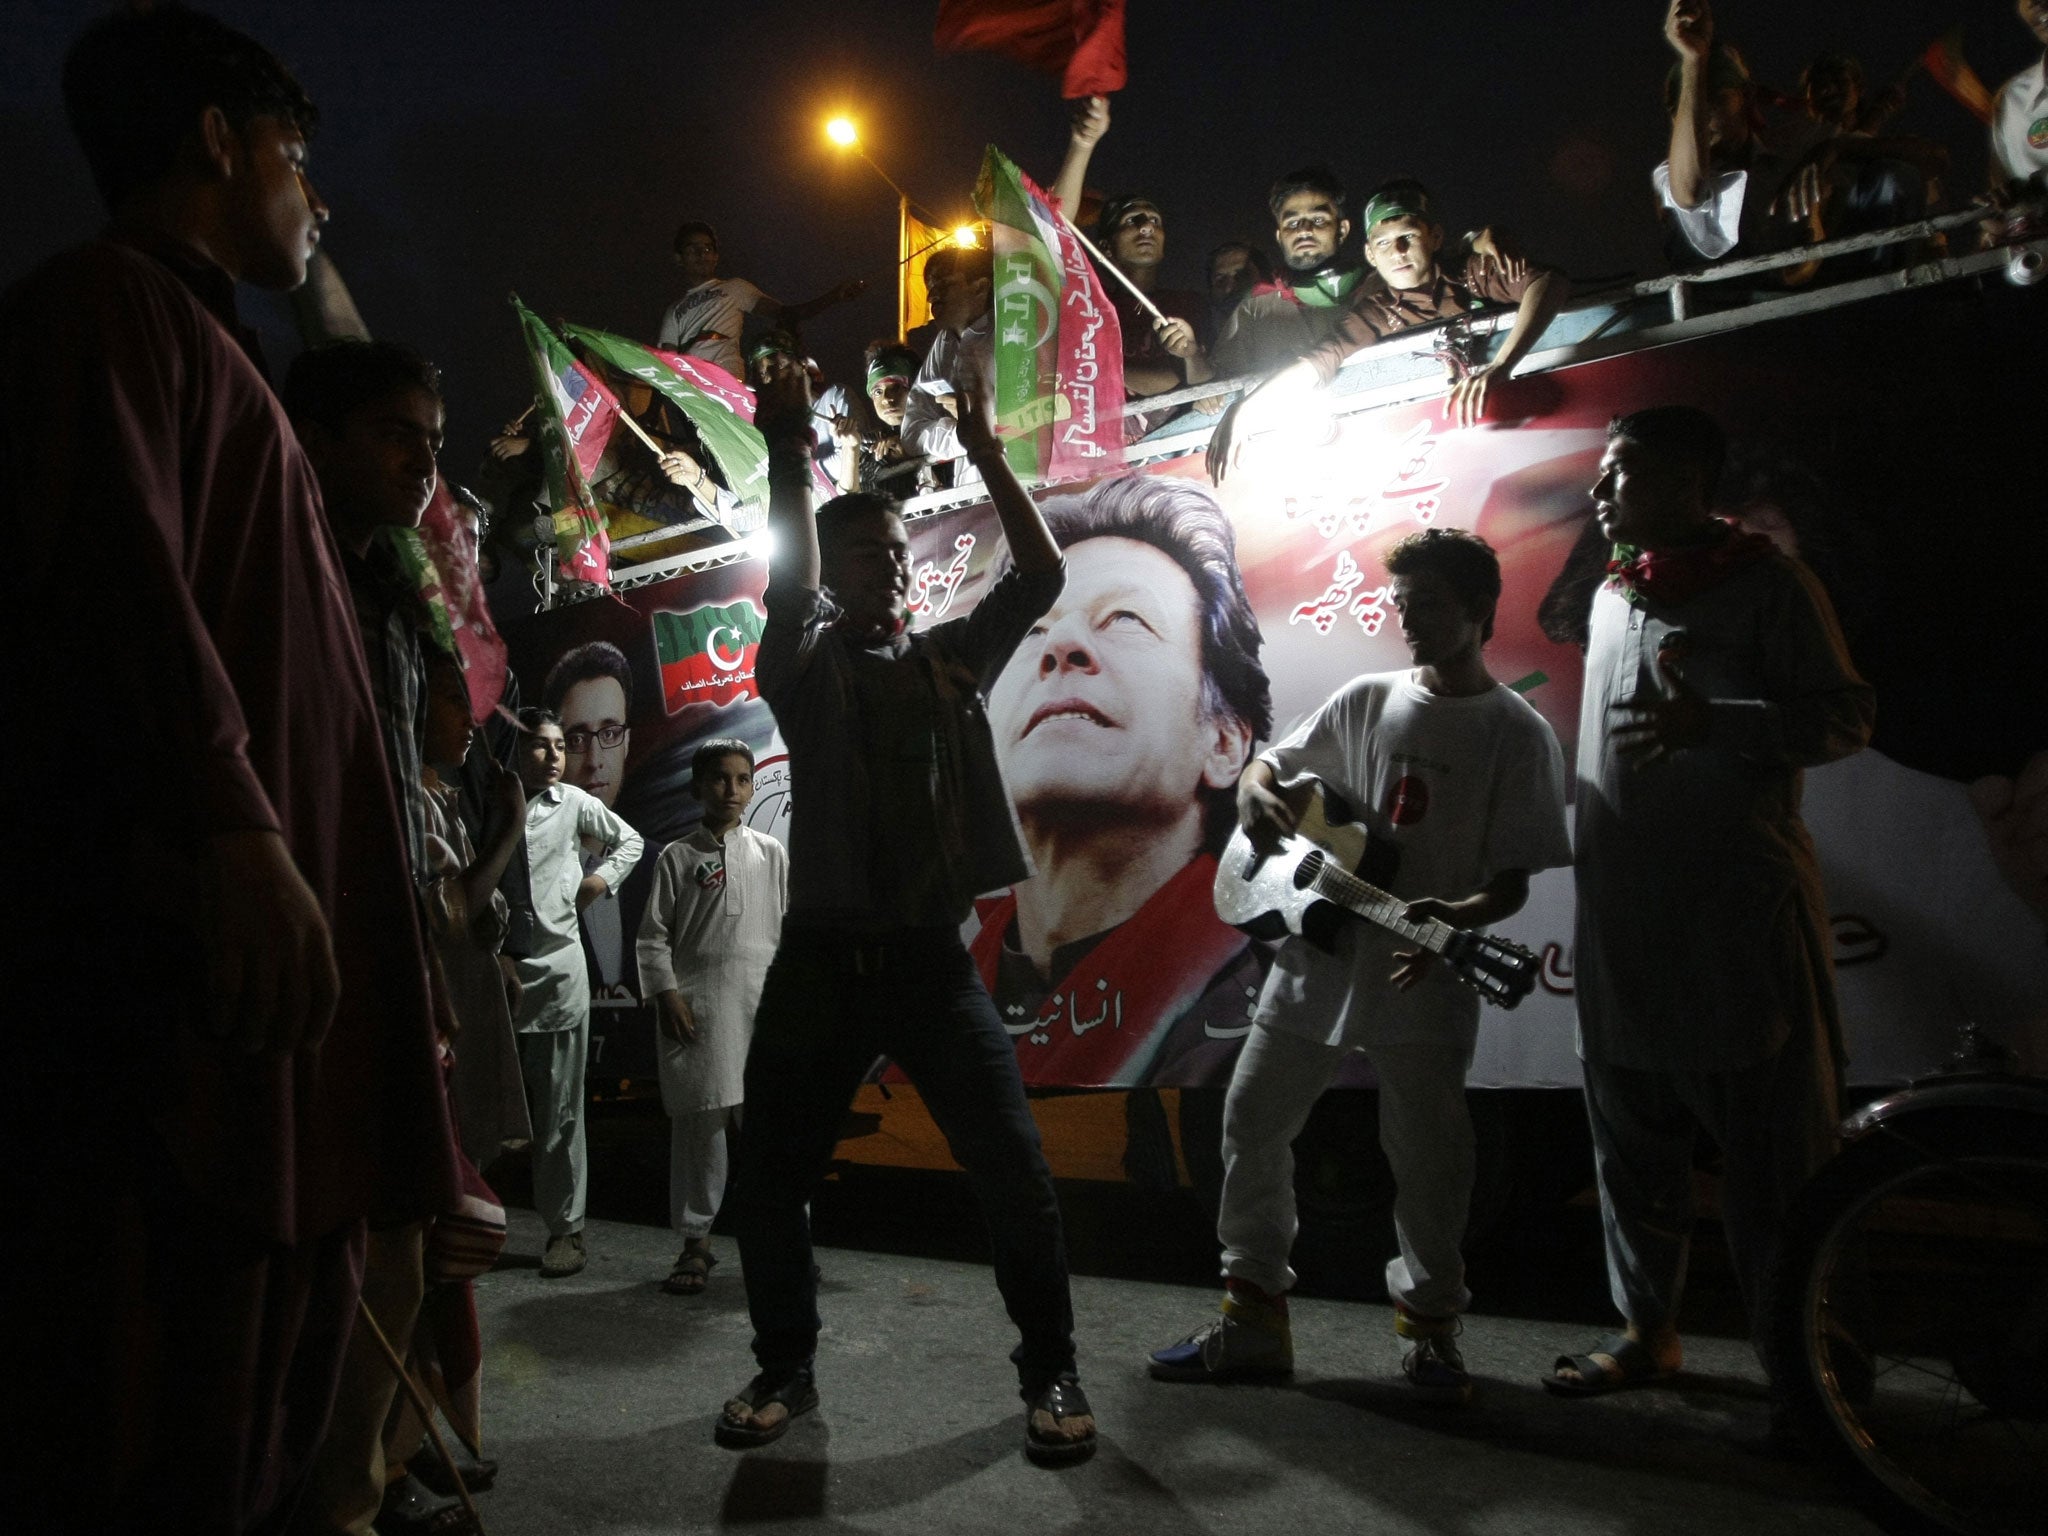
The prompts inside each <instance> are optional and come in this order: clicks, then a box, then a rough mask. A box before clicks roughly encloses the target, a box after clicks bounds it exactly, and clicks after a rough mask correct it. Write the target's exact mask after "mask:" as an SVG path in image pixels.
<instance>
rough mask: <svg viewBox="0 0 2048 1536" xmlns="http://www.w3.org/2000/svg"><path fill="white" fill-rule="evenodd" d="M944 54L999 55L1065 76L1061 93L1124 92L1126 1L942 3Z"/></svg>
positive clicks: (939, 34) (938, 40) (938, 31)
mask: <svg viewBox="0 0 2048 1536" xmlns="http://www.w3.org/2000/svg"><path fill="white" fill-rule="evenodd" d="M932 41H933V42H934V43H935V44H937V46H938V48H939V50H940V52H942V53H960V52H987V53H1000V54H1002V55H1004V56H1005V57H1006V58H1012V59H1015V60H1016V61H1017V62H1018V63H1019V64H1022V65H1024V66H1025V67H1026V68H1028V69H1035V70H1037V71H1038V72H1039V73H1040V74H1046V75H1058V76H1059V77H1060V94H1061V95H1062V96H1065V97H1067V98H1069V99H1072V98H1074V97H1079V96H1106V95H1108V94H1109V93H1110V92H1111V91H1120V90H1122V89H1123V88H1124V81H1125V79H1126V77H1127V72H1126V70H1125V68H1124V0H939V23H938V26H937V27H936V28H935V29H934V31H933V33H932Z"/></svg>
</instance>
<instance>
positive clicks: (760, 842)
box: [639, 736, 789, 1296]
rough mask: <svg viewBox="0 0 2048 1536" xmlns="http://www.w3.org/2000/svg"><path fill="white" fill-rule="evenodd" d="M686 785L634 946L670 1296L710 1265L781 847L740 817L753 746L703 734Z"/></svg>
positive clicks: (770, 949)
mask: <svg viewBox="0 0 2048 1536" xmlns="http://www.w3.org/2000/svg"><path fill="white" fill-rule="evenodd" d="M690 789H691V792H692V793H693V794H695V795H696V797H697V798H698V800H699V801H701V802H702V803H703V806H704V819H703V820H702V821H701V822H699V823H698V825H697V827H696V830H694V831H693V832H691V833H690V834H689V836H687V837H682V838H678V839H677V840H676V841H675V842H673V843H670V844H669V845H668V847H666V848H664V849H663V850H662V854H661V859H660V862H659V863H658V864H657V865H656V866H655V871H654V889H653V891H652V892H650V893H649V895H648V898H647V913H646V916H644V917H642V918H641V919H640V944H639V959H640V979H641V985H642V986H643V987H644V988H645V990H646V995H647V997H648V998H649V999H651V1000H652V1001H653V1003H654V1006H655V1010H656V1013H655V1017H656V1018H657V1020H658V1021H659V1023H660V1027H661V1041H660V1045H661V1106H662V1108H663V1109H665V1110H667V1111H668V1115H669V1126H670V1131H669V1161H668V1213H669V1223H670V1225H671V1226H673V1227H674V1228H675V1231H676V1235H677V1236H678V1237H680V1238H682V1240H683V1251H682V1252H681V1253H680V1254H679V1255H678V1256H677V1258H676V1262H675V1268H674V1269H672V1270H670V1271H669V1276H668V1279H666V1280H665V1281H663V1282H662V1287H661V1288H662V1289H663V1290H665V1291H667V1292H669V1293H670V1294H671V1295H675V1296H695V1295H697V1294H699V1293H700V1292H702V1291H703V1289H704V1285H705V1282H706V1281H707V1280H708V1279H709V1278H710V1276H711V1266H712V1265H714V1264H716V1263H717V1262H718V1256H717V1255H716V1254H714V1253H713V1252H712V1251H711V1223H712V1222H713V1221H715V1220H717V1218H718V1207H719V1205H720V1203H721V1202H722V1201H723V1199H724V1198H725V1174H726V1154H725V1138H726V1133H727V1131H728V1129H730V1128H736V1127H737V1126H738V1125H739V1121H740V1105H741V1102H742V1100H743V1098H744V1094H745V1086H744V1082H743V1079H744V1076H745V1073H746V1067H747V1044H748V1042H749V1041H751V1040H752V1039H753V1038H754V1009H755V1007H756V1006H757V1005H758V1004H759V1003H760V1001H761V983H762V982H763V981H765V980H766V979H767V977H768V962H769V961H771V960H773V959H774V958H775V945H776V943H777V941H778V940H779V939H780V938H781V937H782V909H783V908H784V907H786V906H787V905H788V904H789V856H788V855H787V854H786V853H784V852H783V848H782V844H780V843H778V842H777V841H776V840H775V839H774V838H772V837H768V836H766V835H765V834H763V833H760V832H756V831H754V830H753V828H751V827H747V826H743V825H741V822H740V818H741V817H742V816H744V815H745V814H746V810H747V806H748V805H749V804H751V803H752V801H753V798H754V750H753V748H751V747H749V746H748V745H747V744H746V743H745V742H744V741H740V740H739V739H737V738H736V737H730V736H728V737H721V738H719V739H717V740H714V741H707V742H705V743H704V745H703V746H701V747H699V748H698V749H697V752H696V755H695V757H693V758H692V759H691V762H690Z"/></svg>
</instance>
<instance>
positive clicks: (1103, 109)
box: [1068, 96, 1109, 215]
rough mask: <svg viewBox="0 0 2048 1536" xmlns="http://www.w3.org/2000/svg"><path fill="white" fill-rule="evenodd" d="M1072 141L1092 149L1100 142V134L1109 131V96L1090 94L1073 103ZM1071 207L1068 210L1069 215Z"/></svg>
mask: <svg viewBox="0 0 2048 1536" xmlns="http://www.w3.org/2000/svg"><path fill="white" fill-rule="evenodd" d="M1073 127H1074V142H1075V143H1076V144H1079V145H1081V146H1082V147H1084V148H1087V149H1093V148H1094V147H1095V146H1096V145H1097V144H1100V143H1101V142H1102V136H1103V135H1104V134H1105V133H1107V132H1109V98H1108V97H1107V96H1090V97H1088V98H1087V99H1086V100H1084V101H1077V102H1075V103H1074V113H1073ZM1072 212H1073V210H1072V209H1069V210H1068V213H1069V214H1070V215H1071V214H1072Z"/></svg>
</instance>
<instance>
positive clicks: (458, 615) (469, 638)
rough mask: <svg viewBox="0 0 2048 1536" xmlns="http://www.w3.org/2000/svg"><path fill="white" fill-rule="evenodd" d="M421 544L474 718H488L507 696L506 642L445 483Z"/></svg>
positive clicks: (430, 506) (430, 508) (472, 543)
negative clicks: (436, 581)
mask: <svg viewBox="0 0 2048 1536" xmlns="http://www.w3.org/2000/svg"><path fill="white" fill-rule="evenodd" d="M420 542H421V543H422V544H423V545H424V546H425V548H426V552H427V558H428V559H429V560H431V561H432V562H433V564H434V570H435V572H436V574H437V575H438V576H439V578H440V584H439V590H438V591H437V592H434V593H431V594H428V600H429V601H430V602H435V603H438V604H439V605H440V607H441V608H442V610H443V611H444V612H445V613H446V615H447V621H448V629H449V637H450V638H451V639H452V640H453V641H454V644H455V654H456V655H457V656H458V657H460V658H461V661H462V680H463V682H464V683H465V684H466V685H467V686H468V688H469V715H470V718H471V719H472V720H477V721H483V720H488V719H489V718H490V715H491V711H493V710H494V709H496V708H497V707H498V700H499V699H500V698H501V697H503V695H504V692H505V668H506V662H505V642H504V640H503V639H502V638H500V636H499V634H498V626H497V625H496V624H494V623H493V622H492V621H491V605H490V604H489V603H488V602H487V601H485V599H484V584H483V580H482V578H481V577H480V576H479V575H478V573H477V549H476V540H475V538H474V537H472V536H471V534H470V530H469V521H468V519H467V518H463V517H458V516H457V515H456V506H455V498H454V496H452V495H451V494H449V491H448V484H447V482H446V481H445V480H444V481H443V482H441V484H440V485H438V486H436V487H435V488H434V499H433V500H432V501H430V502H428V503H427V511H426V515H425V516H424V517H422V518H421V519H420ZM438 627H439V626H438V625H437V626H436V628H438Z"/></svg>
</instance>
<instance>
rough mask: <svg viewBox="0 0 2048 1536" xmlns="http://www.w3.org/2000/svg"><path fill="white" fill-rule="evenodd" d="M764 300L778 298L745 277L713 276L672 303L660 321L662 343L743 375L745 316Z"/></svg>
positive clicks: (771, 301)
mask: <svg viewBox="0 0 2048 1536" xmlns="http://www.w3.org/2000/svg"><path fill="white" fill-rule="evenodd" d="M764 300H765V301H766V302H768V303H770V304H773V303H774V302H775V300H773V299H770V298H769V297H768V295H767V294H765V293H763V292H762V291H761V290H760V289H758V288H756V287H755V286H754V285H753V284H752V283H750V282H748V281H747V280H746V279H745V278H744V277H714V278H713V279H711V281H710V282H708V283H699V284H698V285H697V286H696V287H694V288H692V289H691V290H690V291H689V292H688V293H686V294H684V295H683V296H682V297H681V298H680V299H677V300H676V301H675V303H673V304H671V305H670V306H669V308H668V313H667V314H666V315H664V316H663V317H662V321H661V343H660V344H661V345H662V346H664V347H666V348H668V349H669V350H670V351H671V352H686V353H688V354H689V355H690V356H692V357H701V358H703V359H704V360H705V361H706V362H707V363H716V364H717V365H718V366H719V367H721V368H723V369H724V370H725V371H726V372H727V373H729V374H731V375H732V376H733V377H734V378H736V379H744V378H745V377H746V376H747V360H746V356H745V354H744V353H742V352H741V350H740V332H741V330H742V328H743V327H744V326H745V324H746V317H747V316H748V315H750V314H752V313H753V312H754V310H755V309H756V308H758V307H759V306H760V305H761V303H762V302H763V301H764Z"/></svg>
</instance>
